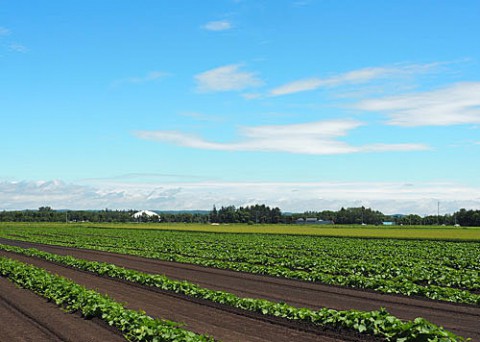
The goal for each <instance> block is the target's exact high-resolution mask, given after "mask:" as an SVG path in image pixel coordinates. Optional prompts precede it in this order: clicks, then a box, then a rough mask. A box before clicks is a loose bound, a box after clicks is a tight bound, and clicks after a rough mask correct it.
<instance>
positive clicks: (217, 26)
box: [202, 20, 233, 31]
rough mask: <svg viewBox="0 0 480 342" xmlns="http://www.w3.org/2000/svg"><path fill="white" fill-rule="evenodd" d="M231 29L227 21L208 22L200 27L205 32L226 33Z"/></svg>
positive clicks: (230, 24)
mask: <svg viewBox="0 0 480 342" xmlns="http://www.w3.org/2000/svg"><path fill="white" fill-rule="evenodd" d="M232 27H233V26H232V23H231V22H230V21H228V20H217V21H209V22H208V23H206V24H205V25H203V26H202V28H203V29H204V30H207V31H226V30H230V29H231V28H232Z"/></svg>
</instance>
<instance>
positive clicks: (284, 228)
mask: <svg viewBox="0 0 480 342" xmlns="http://www.w3.org/2000/svg"><path fill="white" fill-rule="evenodd" d="M2 227H4V228H8V227H13V228H15V227H17V228H19V227H24V228H29V227H36V228H40V227H45V228H53V227H57V228H66V227H76V228H99V229H140V230H173V231H192V232H211V233H248V234H286V235H312V236H334V237H365V238H394V239H426V240H432V239H433V240H452V241H456V240H462V241H480V227H450V226H354V225H334V226H315V225H295V224H292V225H283V224H261V225H247V224H231V225H230V224H222V225H219V226H215V225H208V224H196V223H134V224H133V223H88V222H85V223H68V224H66V223H55V222H37V223H23V222H22V223H20V222H16V223H9V222H0V229H1V228H2Z"/></svg>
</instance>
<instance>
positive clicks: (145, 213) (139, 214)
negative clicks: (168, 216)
mask: <svg viewBox="0 0 480 342" xmlns="http://www.w3.org/2000/svg"><path fill="white" fill-rule="evenodd" d="M145 216H147V217H158V220H159V221H160V215H158V214H157V213H155V212H153V211H150V210H141V211H137V212H136V213H135V214H133V215H132V217H133V218H136V219H141V218H142V217H145Z"/></svg>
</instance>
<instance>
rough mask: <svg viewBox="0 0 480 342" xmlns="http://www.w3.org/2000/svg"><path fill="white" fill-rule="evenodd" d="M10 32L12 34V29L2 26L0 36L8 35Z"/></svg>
mask: <svg viewBox="0 0 480 342" xmlns="http://www.w3.org/2000/svg"><path fill="white" fill-rule="evenodd" d="M9 34H10V30H9V29H8V28H6V27H3V26H0V37H1V36H8V35H9Z"/></svg>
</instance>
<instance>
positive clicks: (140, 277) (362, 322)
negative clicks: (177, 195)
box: [0, 244, 463, 341]
mask: <svg viewBox="0 0 480 342" xmlns="http://www.w3.org/2000/svg"><path fill="white" fill-rule="evenodd" d="M0 249H3V250H6V251H10V252H15V253H21V254H24V255H28V256H33V257H38V258H42V259H45V260H49V261H53V262H56V263H60V264H64V265H67V266H70V267H74V268H77V269H81V270H85V271H89V272H93V273H96V274H99V275H104V276H109V277H112V278H119V279H123V280H127V281H131V282H135V283H139V284H142V285H146V286H153V287H157V288H160V289H162V290H165V291H172V292H175V293H180V294H183V295H186V296H189V297H193V298H200V299H204V300H209V301H212V302H215V303H219V304H224V305H229V306H232V307H235V308H239V309H243V310H249V311H254V312H257V313H260V314H263V315H270V316H275V317H281V318H285V319H289V320H295V321H302V322H304V323H307V324H314V325H319V326H323V327H331V328H338V327H341V328H346V329H353V330H356V331H358V332H360V333H367V334H371V335H376V336H381V337H382V338H384V339H385V340H386V341H418V340H441V341H461V340H463V339H462V338H460V337H457V336H455V335H454V334H452V333H450V332H448V331H446V330H444V329H443V328H441V327H438V326H436V325H434V324H432V323H430V322H428V321H426V320H424V319H422V318H417V319H415V320H414V321H402V320H400V319H398V318H397V317H395V316H392V315H390V314H389V313H388V312H386V311H385V310H384V309H381V310H378V311H370V312H362V311H357V310H345V311H337V310H333V309H328V308H322V309H320V310H311V309H307V308H296V307H293V306H291V305H288V304H285V303H274V302H271V301H267V300H264V299H253V298H242V297H238V296H236V295H234V294H231V293H228V292H224V291H215V290H210V289H207V288H203V287H200V286H198V285H195V284H192V283H189V282H186V281H177V280H172V279H169V278H168V277H166V276H164V275H157V274H147V273H143V272H139V271H135V270H130V269H125V268H123V267H119V266H116V265H113V264H108V263H101V262H96V261H87V260H83V259H77V258H74V257H72V256H61V255H57V254H52V253H47V252H43V251H39V250H37V249H33V248H30V249H23V248H19V247H14V246H8V245H1V244H0Z"/></svg>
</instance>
